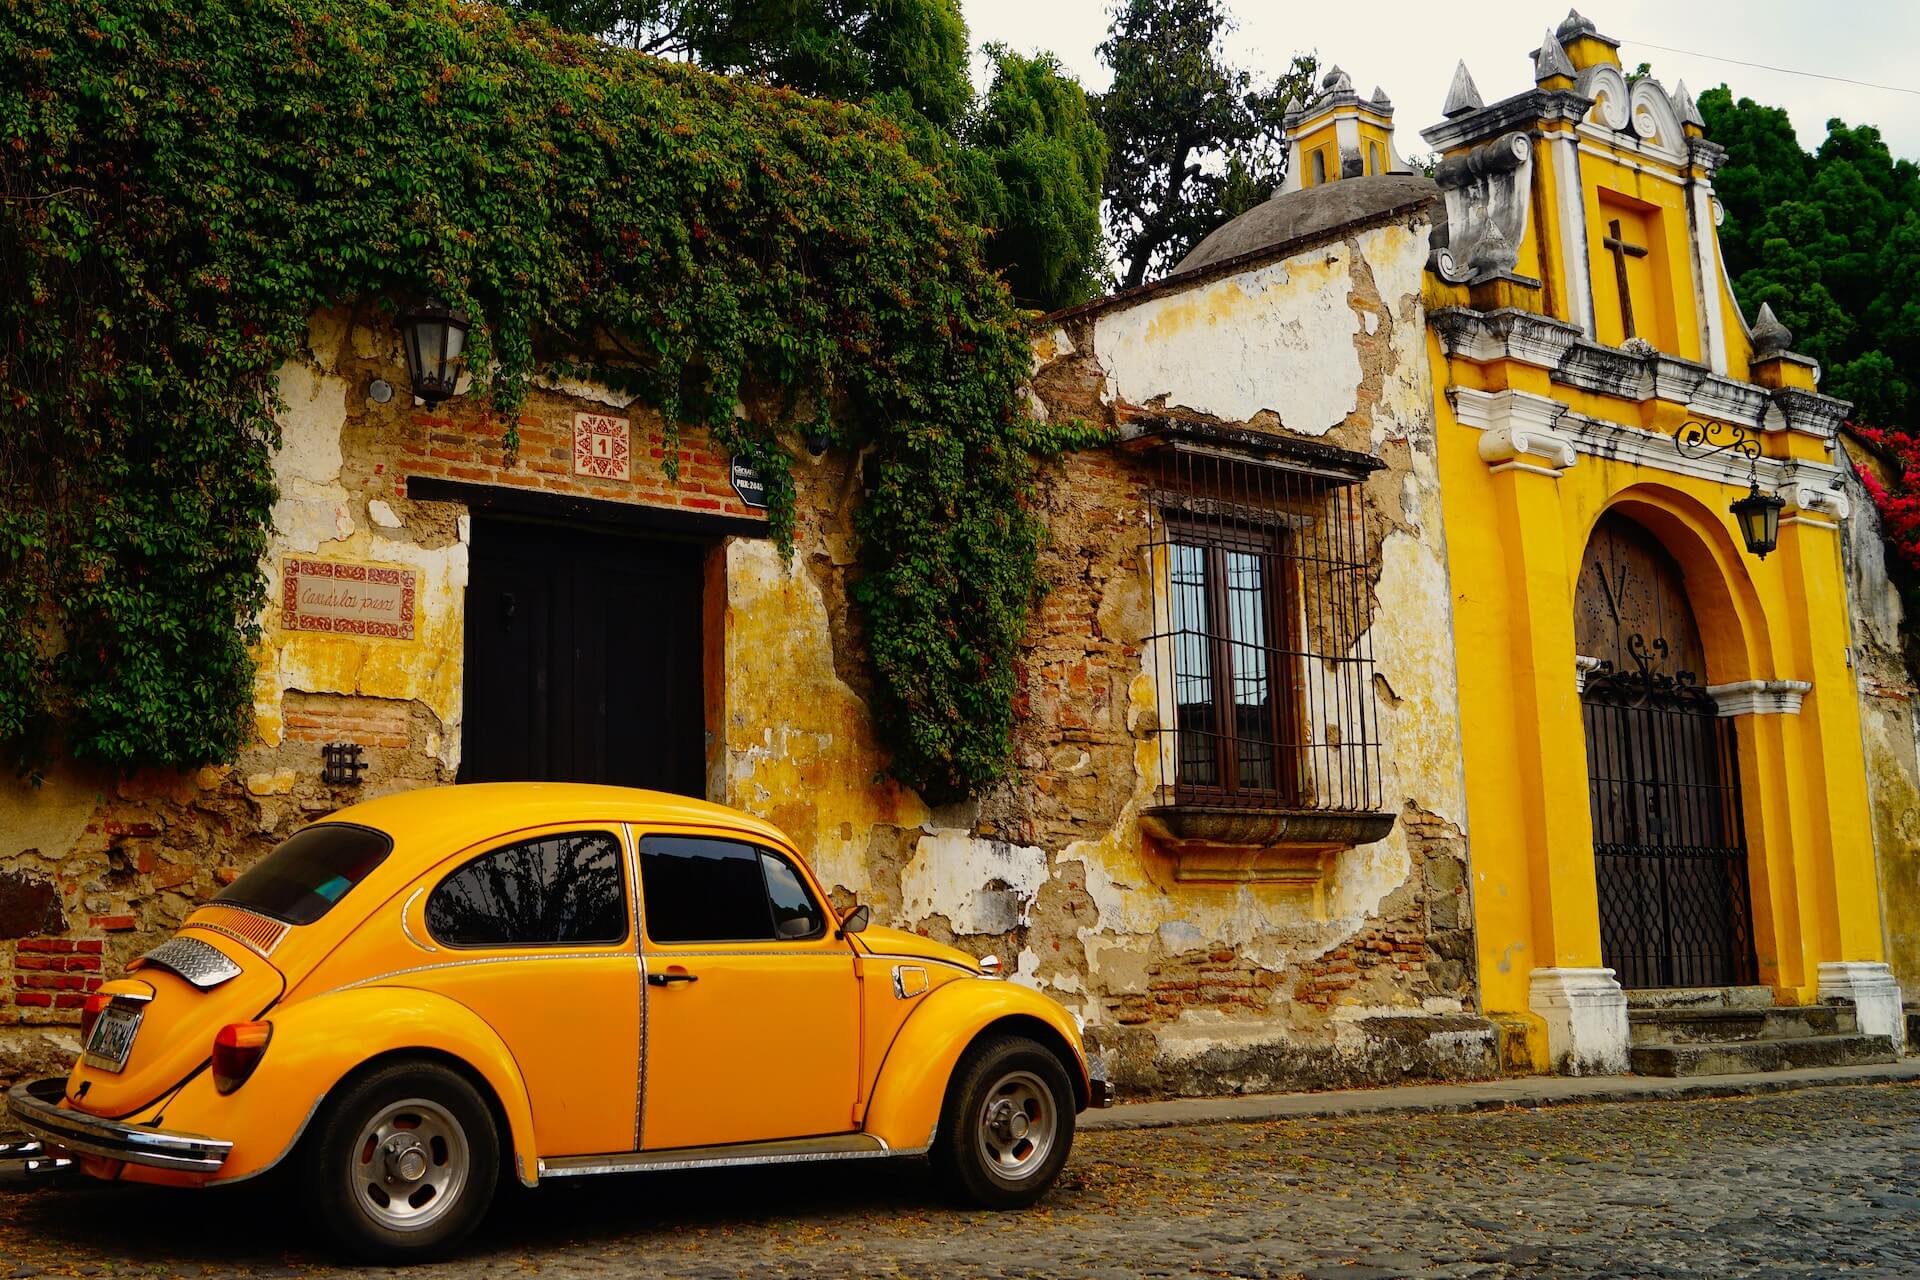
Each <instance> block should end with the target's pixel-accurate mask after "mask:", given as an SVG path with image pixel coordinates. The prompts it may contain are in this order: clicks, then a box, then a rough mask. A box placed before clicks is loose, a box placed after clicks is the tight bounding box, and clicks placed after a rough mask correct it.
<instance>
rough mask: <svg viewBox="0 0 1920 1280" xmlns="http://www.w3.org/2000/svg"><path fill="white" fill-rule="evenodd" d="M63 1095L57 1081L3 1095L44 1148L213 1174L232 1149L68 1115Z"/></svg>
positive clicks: (63, 1085)
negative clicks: (49, 1147)
mask: <svg viewBox="0 0 1920 1280" xmlns="http://www.w3.org/2000/svg"><path fill="white" fill-rule="evenodd" d="M66 1092H67V1082H66V1080H65V1079H64V1078H63V1077H60V1076H48V1077H46V1078H45V1079H41V1080H27V1081H23V1082H22V1083H20V1084H17V1085H15V1086H13V1088H11V1089H9V1090H8V1091H7V1110H8V1111H9V1112H10V1113H11V1114H12V1116H13V1118H14V1120H15V1121H16V1122H17V1123H18V1124H19V1125H20V1127H21V1128H23V1129H25V1130H26V1131H27V1132H28V1133H31V1134H32V1135H33V1136H34V1137H36V1138H39V1139H40V1140H41V1141H42V1142H44V1143H46V1144H47V1145H48V1146H52V1147H60V1148H62V1149H64V1150H66V1151H68V1152H79V1153H81V1154H84V1155H90V1156H102V1157H104V1158H106V1159H109V1160H125V1161H126V1162H127V1163H128V1164H138V1165H145V1166H147V1167H148V1168H152V1169H179V1170H184V1171H186V1172H188V1173H212V1172H214V1171H215V1170H217V1169H219V1167H220V1166H221V1165H222V1164H224V1163H225V1162H226V1159H227V1153H228V1152H229V1151H231V1150H233V1143H231V1142H229V1141H227V1140H226V1139H225V1138H204V1137H201V1136H200V1135H199V1134H197V1133H176V1132H170V1131H168V1130H165V1129H148V1128H146V1127H144V1126H141V1125H135V1124H127V1123H126V1122H125V1121H121V1120H108V1119H105V1118H104V1117H101V1116H95V1115H89V1114H87V1113H86V1112H84V1111H69V1110H67V1109H65V1108H64V1107H62V1106H61V1105H60V1100H61V1099H62V1098H64V1097H65V1096H66Z"/></svg>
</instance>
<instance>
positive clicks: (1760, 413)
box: [1687, 374, 1770, 429]
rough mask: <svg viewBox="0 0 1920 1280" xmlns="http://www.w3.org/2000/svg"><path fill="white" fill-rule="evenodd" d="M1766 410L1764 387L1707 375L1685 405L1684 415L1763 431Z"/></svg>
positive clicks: (1767, 406) (1767, 405)
mask: <svg viewBox="0 0 1920 1280" xmlns="http://www.w3.org/2000/svg"><path fill="white" fill-rule="evenodd" d="M1769 406H1770V401H1769V399H1768V397H1767V389H1766V388H1765V387H1756V386H1754V385H1753V384H1752V383H1751V382H1740V381H1738V380H1737V379H1734V378H1723V377H1721V376H1720V375H1719V374H1709V375H1708V376H1707V377H1706V379H1704V380H1703V381H1702V382H1701V384H1700V385H1699V387H1698V388H1696V389H1695V390H1694V393H1693V398H1692V399H1691V400H1689V401H1688V402H1687V412H1688V413H1691V414H1694V415H1696V416H1698V417H1702V418H1717V419H1719V420H1720V421H1721V422H1728V423H1733V424H1735V425H1737V426H1743V427H1753V428H1755V429H1763V428H1764V427H1765V425H1766V416H1767V409H1768V408H1769Z"/></svg>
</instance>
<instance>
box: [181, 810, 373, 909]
mask: <svg viewBox="0 0 1920 1280" xmlns="http://www.w3.org/2000/svg"><path fill="white" fill-rule="evenodd" d="M392 852H393V837H391V836H389V835H388V834H387V833H386V832H384V831H375V830H374V829H373V828H372V827H362V826H358V825H356V824H354V823H351V822H320V823H316V824H314V825H313V826H311V827H308V828H307V829H306V830H304V831H296V832H295V833H294V834H293V835H291V836H289V837H288V838H287V839H285V840H282V841H281V842H280V844H279V846H278V847H277V848H275V849H274V851H273V852H272V853H270V854H268V855H267V856H266V857H264V858H262V859H260V861H258V862H256V863H254V864H253V866H251V867H249V868H248V869H247V873H246V874H245V875H243V876H241V877H240V878H239V879H238V880H235V881H234V882H233V883H232V884H230V885H228V886H227V888H226V889H225V890H224V891H222V892H221V894H220V896H219V897H217V898H215V899H214V901H215V902H224V903H225V904H227V905H228V906H230V907H245V908H246V909H247V910H248V911H258V912H259V913H260V914H261V915H263V916H272V917H273V918H274V919H275V920H284V921H286V922H287V923H288V924H312V923H313V922H314V921H315V920H318V919H319V918H320V917H321V916H324V915H325V914H327V912H328V911H331V910H332V909H333V904H334V903H336V902H338V901H340V899H342V898H344V897H346V896H347V892H348V891H349V890H350V889H352V888H353V886H355V885H357V884H359V883H360V882H361V881H362V880H364V879H366V878H367V876H368V875H369V874H371V873H372V871H373V869H374V868H375V867H377V866H379V865H380V864H381V863H383V862H385V861H386V860H387V855H388V854H389V853H392Z"/></svg>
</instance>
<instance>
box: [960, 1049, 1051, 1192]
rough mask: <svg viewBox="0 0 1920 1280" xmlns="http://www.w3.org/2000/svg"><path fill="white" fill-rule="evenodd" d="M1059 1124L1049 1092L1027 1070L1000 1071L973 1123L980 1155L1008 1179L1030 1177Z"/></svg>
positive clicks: (1045, 1152)
mask: <svg viewBox="0 0 1920 1280" xmlns="http://www.w3.org/2000/svg"><path fill="white" fill-rule="evenodd" d="M1058 1126H1059V1115H1058V1113H1057V1112H1056V1111H1055V1109H1054V1105H1053V1094H1052V1092H1051V1091H1050V1090H1049V1089H1048V1088H1047V1086H1046V1084H1045V1083H1044V1082H1042V1081H1041V1079H1040V1077H1038V1076H1036V1075H1034V1074H1033V1073H1032V1072H1030V1071H1013V1072H1009V1073H1008V1074H1007V1075H1004V1076H1002V1077H1001V1078H1000V1080H999V1081H998V1082H997V1083H996V1084H995V1085H994V1086H993V1088H992V1089H990V1090H989V1091H988V1092H987V1100H986V1103H985V1104H984V1105H983V1106H982V1107H981V1108H980V1123H979V1124H978V1125H977V1126H975V1134H976V1135H977V1137H976V1140H977V1142H978V1144H979V1151H980V1156H981V1158H982V1159H983V1160H984V1161H985V1162H986V1164H987V1167H988V1168H990V1169H992V1170H993V1171H994V1172H995V1173H997V1174H999V1175H1000V1176H1001V1177H1002V1178H1005V1179H1007V1180H1009V1181H1013V1182H1018V1181H1019V1180H1020V1179H1022V1178H1028V1177H1031V1176H1032V1175H1033V1174H1034V1173H1035V1172H1037V1171H1038V1170H1039V1168H1040V1166H1041V1165H1043V1164H1045V1163H1046V1160H1047V1154H1048V1153H1049V1152H1051V1151H1052V1150H1053V1141H1054V1135H1055V1132H1056V1130H1057V1129H1058Z"/></svg>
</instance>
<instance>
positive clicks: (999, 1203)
mask: <svg viewBox="0 0 1920 1280" xmlns="http://www.w3.org/2000/svg"><path fill="white" fill-rule="evenodd" d="M1074 1107H1075V1103H1074V1096H1073V1083H1072V1081H1070V1080H1069V1079H1068V1078H1067V1071H1066V1068H1065V1067H1064V1066H1062V1065H1061V1063H1060V1059H1059V1058H1058V1057H1056V1056H1055V1055H1054V1053H1053V1052H1052V1051H1051V1050H1049V1049H1048V1048H1047V1047H1046V1046H1045V1045H1043V1044H1040V1043H1039V1042H1038V1041H1036V1040H1030V1039H1028V1038H1027V1037H1025V1036H998V1037H994V1038H991V1039H987V1040H983V1041H981V1042H979V1043H978V1044H975V1045H973V1046H972V1047H970V1048H969V1049H968V1050H967V1052H966V1053H965V1054H963V1055H961V1058H960V1062H959V1065H957V1066H956V1067H955V1068H954V1071H953V1079H952V1081H951V1082H950V1083H949V1084H948V1086H947V1100H946V1105H945V1106H944V1107H943V1108H942V1110H941V1113H940V1132H939V1134H938V1135H937V1136H936V1137H935V1139H934V1146H933V1151H932V1157H933V1165H934V1168H935V1169H936V1170H937V1171H938V1172H939V1174H940V1177H941V1180H942V1181H943V1182H944V1183H945V1184H946V1185H947V1188H948V1190H949V1191H950V1192H952V1193H953V1194H954V1195H956V1196H958V1197H959V1198H961V1199H962V1200H965V1201H969V1202H971V1203H973V1204H977V1205H980V1206H982V1207H984V1208H988V1209H1024V1208H1026V1207H1027V1206H1028V1205H1030V1204H1033V1203H1034V1202H1035V1201H1037V1200H1039V1199H1040V1197H1041V1196H1044V1195H1045V1194H1046V1193H1047V1192H1048V1190H1049V1189H1051V1188H1052V1186H1053V1184H1054V1182H1055V1181H1056V1180H1057V1179H1058V1178H1059V1177H1060V1170H1061V1169H1062V1168H1064V1167H1065V1166H1066V1163H1067V1154H1068V1152H1070V1151H1071V1150H1072V1149H1073V1117H1074Z"/></svg>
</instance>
